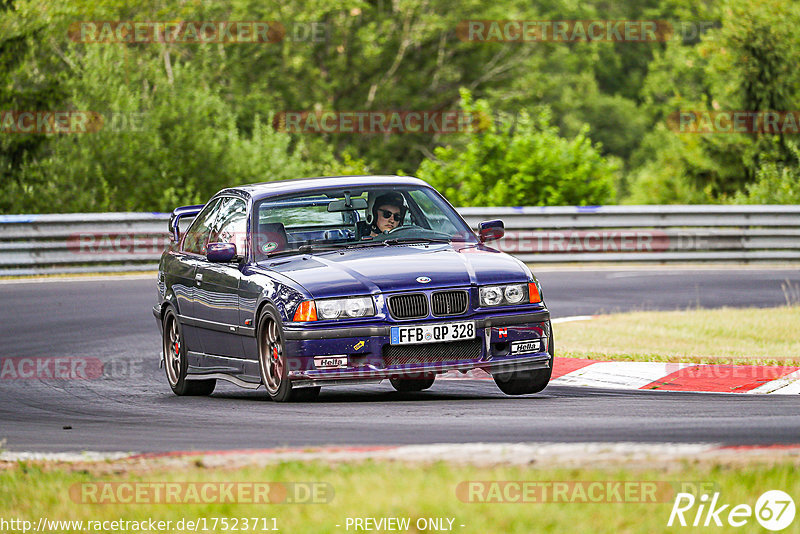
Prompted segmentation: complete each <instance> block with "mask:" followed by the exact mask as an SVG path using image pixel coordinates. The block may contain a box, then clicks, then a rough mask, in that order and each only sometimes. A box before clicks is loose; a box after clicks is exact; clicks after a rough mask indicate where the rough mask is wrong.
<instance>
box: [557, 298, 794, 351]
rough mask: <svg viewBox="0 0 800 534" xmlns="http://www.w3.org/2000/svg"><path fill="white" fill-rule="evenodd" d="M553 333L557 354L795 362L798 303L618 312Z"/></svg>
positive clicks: (567, 325) (564, 326)
mask: <svg viewBox="0 0 800 534" xmlns="http://www.w3.org/2000/svg"><path fill="white" fill-rule="evenodd" d="M553 332H554V335H555V340H556V355H557V356H561V357H569V358H592V359H603V360H623V361H625V360H628V361H671V362H697V363H737V364H759V365H800V335H799V334H800V306H783V307H779V308H743V309H741V308H739V309H731V308H722V309H716V310H686V311H670V312H633V313H618V314H611V315H603V316H599V317H597V318H595V319H592V320H591V321H576V322H568V323H560V324H555V325H553Z"/></svg>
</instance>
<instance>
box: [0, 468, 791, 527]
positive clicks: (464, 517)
mask: <svg viewBox="0 0 800 534" xmlns="http://www.w3.org/2000/svg"><path fill="white" fill-rule="evenodd" d="M795 463H796V462H795ZM796 474H797V466H796V465H792V464H791V463H788V462H783V463H775V464H770V465H761V466H752V465H750V466H736V465H727V466H726V465H719V464H700V463H698V464H692V463H689V462H683V463H676V464H675V465H674V467H672V468H670V469H668V470H664V469H647V470H635V469H624V468H608V469H548V468H546V466H545V467H543V468H541V469H537V468H534V467H494V468H480V467H473V466H455V465H451V464H445V463H436V464H432V465H403V464H401V463H396V462H395V463H392V462H378V463H374V462H366V463H341V464H324V463H319V462H314V463H311V462H305V463H300V462H288V463H281V464H276V465H273V466H268V467H259V468H246V469H238V470H229V469H205V468H203V467H202V466H193V467H187V468H182V469H180V470H175V469H172V470H168V471H157V470H156V471H151V470H145V471H140V472H138V473H137V472H128V471H119V472H116V473H114V472H111V473H106V474H103V475H97V474H92V473H90V472H89V471H86V470H83V471H80V470H78V471H75V470H68V469H65V468H57V467H52V466H50V467H45V468H41V467H33V466H30V465H17V466H15V467H12V468H10V469H6V470H4V471H0V517H2V518H6V519H8V518H22V519H28V520H32V521H37V520H38V518H39V517H41V516H44V517H47V518H49V519H61V520H115V519H124V520H142V519H146V518H149V517H152V518H154V519H159V520H172V521H177V520H179V519H181V518H186V519H197V518H200V517H206V518H213V517H229V518H235V517H275V518H277V525H278V528H279V529H280V530H281V531H282V532H293V533H294V532H309V533H324V532H347V530H345V525H346V519H347V518H348V517H350V518H352V517H407V518H411V521H412V525H413V524H414V522H415V521H416V520H417V519H418V518H426V517H438V518H440V517H449V518H454V519H455V521H454V523H453V524H454V529H453V531H454V532H463V533H480V534H486V533H495V532H498V533H500V532H503V533H505V532H507V533H520V534H522V533H525V534H527V533H530V532H613V533H619V532H643V533H645V532H646V533H650V532H660V531H664V530H667V529H666V522H667V520H668V518H669V513H670V510H671V508H672V502H673V501H672V498H673V496H672V494H671V493H670V492H667V497H666V498H662V499H660V500H661V501H662V502H656V503H649V502H644V503H643V502H623V503H618V502H617V503H606V502H600V503H586V502H560V503H502V504H499V503H469V502H464V501H463V500H462V498H460V497H459V496H458V495H457V494H456V487H457V486H458V484H459V482H462V481H508V480H511V481H539V482H545V481H549V482H553V481H559V482H565V481H608V482H612V481H614V482H621V481H666V482H670V483H675V484H678V483H681V482H692V483H699V482H709V483H713V484H714V485H715V486H714V487H715V490H716V491H719V492H720V493H721V500H722V501H724V502H727V503H734V504H738V503H745V504H749V505H751V506H752V505H754V504H755V501H756V499H757V498H758V496H759V495H761V493H763V492H764V491H767V490H770V489H781V490H783V491H786V492H787V493H789V494H790V495H794V496H795V499H796V498H797V497H798V496H800V477H797V476H796ZM97 481H114V482H123V481H127V482H130V481H146V482H176V481H180V482H187V481H225V482H234V481H238V482H244V481H251V482H252V481H257V482H291V481H302V482H315V483H325V484H329V485H330V488H331V489H332V490H333V497H332V499H331V500H330V502H327V503H322V504H268V505H254V504H201V505H198V504H141V503H139V504H125V505H122V504H104V505H99V504H82V503H78V502H74V501H73V500H72V499H71V497H70V487H72V486H73V485H74V484H78V483H83V482H97ZM670 487H672V486H670ZM676 487H677V486H676ZM659 495H661V492H659ZM698 497H699V495H698ZM692 517H693V516H692ZM337 524H338V525H341V527H336V525H337ZM460 525H465V526H464V527H461V526H460ZM757 527H758V525H757V524H756V523H755V519H751V520H750V523H749V524H748V525H747V526H745V527H744V528H742V529H737V531H739V532H754V531H758V530H759V528H760V527H758V528H757ZM798 527H800V520H795V522H794V523H793V525H792V527H790V528H789V529H787V530H785V531H783V532H798ZM673 528H674V527H673ZM729 528H730V527H729ZM678 530H680V529H678ZM409 531H410V532H415V531H416V529H415V528H411V529H410V530H409ZM704 531H710V532H719V531H723V529H719V528H709V529H704ZM349 532H353V529H352V528H351V529H350V530H349Z"/></svg>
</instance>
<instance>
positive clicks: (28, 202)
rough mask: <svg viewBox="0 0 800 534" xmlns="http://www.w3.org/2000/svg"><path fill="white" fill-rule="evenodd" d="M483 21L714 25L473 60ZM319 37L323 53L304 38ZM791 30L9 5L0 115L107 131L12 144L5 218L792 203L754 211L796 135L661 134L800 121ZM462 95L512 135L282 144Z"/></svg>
mask: <svg viewBox="0 0 800 534" xmlns="http://www.w3.org/2000/svg"><path fill="white" fill-rule="evenodd" d="M471 19H479V20H492V19H494V20H515V19H516V20H603V19H606V20H626V19H630V20H669V21H673V22H674V23H675V24H676V27H679V28H680V27H682V25H685V24H688V25H689V27H691V23H692V22H693V21H694V22H698V23H701V24H703V26H708V24H707V23H708V22H710V23H711V26H713V27H712V28H711V29H709V30H707V31H704V32H703V33H701V34H699V35H695V34H692V35H690V36H688V38H686V39H680V38H676V39H672V40H669V41H668V42H664V43H660V42H659V43H653V42H645V43H631V42H617V43H610V42H602V41H594V42H569V43H563V42H546V41H545V42H525V43H501V42H469V41H464V40H462V39H461V38H460V36H459V34H458V32H457V27H458V24H459V23H460V22H461V21H465V20H471ZM91 20H95V21H98V20H106V21H113V20H150V21H179V20H193V21H203V20H206V21H208V20H214V21H224V20H262V21H263V20H270V21H275V20H277V21H280V22H281V23H282V24H283V25H284V27H285V28H286V32H287V34H286V38H285V39H283V40H282V41H281V42H279V43H236V44H233V43H226V44H219V43H216V44H182V43H150V44H121V43H114V44H99V43H95V44H92V43H79V42H75V41H73V40H72V39H70V37H69V33H68V30H69V27H70V24H72V23H75V22H76V21H91ZM312 24H318V25H319V24H321V25H322V26H321V27H322V28H323V29H324V32H323V33H324V38H323V39H321V40H312V39H297V38H296V37H297V36H298V35H302V34H304V33H305V34H307V33H308V30H309V28H310V27H311V25H312ZM798 26H800V4H798V3H797V2H786V1H785V0H720V1H719V2H693V1H690V0H621V1H619V2H614V3H608V2H605V1H600V0H589V1H587V2H579V3H576V2H571V1H568V0H546V1H545V0H535V1H534V2H530V1H527V0H504V1H503V2H502V3H499V4H486V3H485V2H481V1H480V0H466V1H464V2H459V3H457V4H453V3H452V2H450V1H446V0H402V1H396V2H365V1H356V2H352V1H348V2H345V1H343V0H325V1H323V0H309V1H299V0H280V1H279V0H221V1H218V2H201V1H199V0H188V1H186V0H158V1H157V2H129V1H128V0H50V1H48V2H43V1H42V0H2V1H0V110H44V111H48V110H52V111H57V110H84V111H97V112H100V113H102V114H103V115H104V116H105V117H106V123H105V125H104V128H103V129H102V130H100V131H98V132H95V133H91V134H73V135H42V134H6V133H0V213H10V212H43V211H45V212H49V211H95V210H166V209H171V208H172V207H173V206H174V205H176V204H184V203H189V202H197V201H203V200H205V199H206V198H208V196H210V195H211V194H213V193H214V192H216V191H217V190H219V189H220V188H222V187H226V186H229V185H232V184H240V183H246V182H254V181H264V180H274V179H280V178H285V177H297V176H309V175H323V174H340V173H341V174H358V173H378V174H384V173H391V172H394V171H395V170H396V169H405V170H407V171H414V170H415V169H419V172H420V173H423V174H425V176H426V177H428V178H429V179H430V180H431V181H434V182H437V183H438V184H440V185H441V186H442V187H443V188H444V189H445V190H448V188H449V191H450V192H451V193H452V194H453V195H454V196H453V197H452V198H453V201H454V202H456V203H459V204H465V205H466V204H471V205H475V204H489V203H494V204H498V203H499V204H514V205H531V204H545V203H546V204H565V203H566V204H592V203H600V202H612V201H614V200H619V201H621V202H636V203H655V202H675V203H693V202H703V203H708V202H727V201H730V200H731V199H744V198H746V199H750V200H748V201H755V200H754V199H756V198H772V199H792V198H794V197H793V196H792V194H788V195H787V194H777V193H775V194H773V193H769V194H767V193H764V194H761V193H759V194H756V193H754V191H757V190H758V191H773V189H770V188H771V187H772V185H770V186H769V187H767V186H766V185H764V184H773V185H775V184H777V183H778V182H780V180H778V178H775V177H776V176H785V178H783V179H782V180H784V181H783V182H780V183H785V184H788V185H787V187H788V186H791V185H792V184H791V180H792V179H793V177H795V176H796V172H797V171H796V168H797V165H798V163H797V158H796V157H795V155H794V153H793V152H792V149H791V147H790V145H791V141H792V139H791V138H790V137H788V136H786V135H777V136H774V135H761V134H719V135H698V134H683V133H676V132H674V131H671V130H670V129H669V127H668V117H669V116H670V114H672V113H674V112H675V111H678V110H701V111H709V110H753V111H759V110H764V111H766V110H797V109H800V71H798V70H797V69H796V68H794V66H795V65H797V64H798V63H800V34H798V32H797V31H796V28H797V27H798ZM462 88H465V89H466V90H468V91H469V92H470V94H473V95H475V98H476V99H477V101H476V102H475V103H474V104H470V105H473V106H485V107H486V109H487V110H488V109H491V110H493V111H494V112H495V113H497V114H499V115H500V116H502V117H505V118H503V119H501V120H498V121H497V123H496V124H493V125H487V128H488V129H487V130H485V131H483V132H480V133H479V134H478V135H456V134H442V133H435V132H417V133H405V134H399V135H390V134H370V135H364V134H346V133H326V134H321V133H300V134H287V133H281V132H277V131H275V129H274V128H273V127H272V118H273V117H274V115H275V113H279V112H281V111H286V110H298V111H311V110H326V111H327V110H331V111H360V110H368V111H390V110H416V111H425V110H437V111H441V110H454V109H458V107H459V105H460V102H461V94H460V89H462ZM476 109H478V108H476ZM130 119H134V120H135V121H137V122H136V123H135V124H134V125H133V126H132V125H131V124H130ZM489 126H490V127H489ZM767 177H768V178H767ZM764 187H767V189H764ZM775 187H777V185H776V186H775ZM778 190H781V188H780V187H778V188H777V189H774V191H775V192H777V191H778ZM789 190H790V191H794V189H792V188H791V187H790V188H789ZM448 194H449V193H448ZM774 201H777V200H774ZM787 201H788V200H787Z"/></svg>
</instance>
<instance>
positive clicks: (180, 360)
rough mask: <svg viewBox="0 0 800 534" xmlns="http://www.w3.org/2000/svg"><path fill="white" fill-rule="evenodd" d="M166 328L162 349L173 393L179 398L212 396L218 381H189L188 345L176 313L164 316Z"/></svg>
mask: <svg viewBox="0 0 800 534" xmlns="http://www.w3.org/2000/svg"><path fill="white" fill-rule="evenodd" d="M163 324H164V328H163V330H162V333H161V337H162V349H163V351H164V369H165V370H166V372H167V382H169V387H170V388H172V392H173V393H175V395H179V396H189V395H197V396H201V395H211V393H212V392H213V391H214V388H215V387H216V385H217V381H216V380H214V379H211V380H187V379H186V374H187V369H188V367H189V364H188V361H187V360H186V344H185V343H184V341H183V329H182V328H181V323H180V322H179V321H178V318H177V316H176V315H175V312H173V311H172V309H168V310H167V312H166V313H165V314H164V323H163Z"/></svg>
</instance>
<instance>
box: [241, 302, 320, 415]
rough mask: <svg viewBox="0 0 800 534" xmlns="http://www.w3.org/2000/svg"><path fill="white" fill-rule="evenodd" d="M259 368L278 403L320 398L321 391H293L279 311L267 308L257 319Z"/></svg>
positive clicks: (305, 389) (266, 386) (264, 381)
mask: <svg viewBox="0 0 800 534" xmlns="http://www.w3.org/2000/svg"><path fill="white" fill-rule="evenodd" d="M256 332H257V335H258V367H259V369H260V370H261V382H262V383H263V384H264V387H265V388H266V390H267V394H268V395H269V398H270V399H272V400H274V401H275V402H308V401H313V400H314V399H316V398H317V397H318V396H319V390H320V388H319V387H307V388H292V382H291V380H289V365H288V360H287V357H286V350H285V346H286V344H285V341H284V337H283V329H282V328H281V322H280V319H279V316H278V311H277V310H276V309H275V308H274V307H272V306H267V307H265V308H264V312H263V313H262V314H261V317H259V319H258V328H257V329H256Z"/></svg>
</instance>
